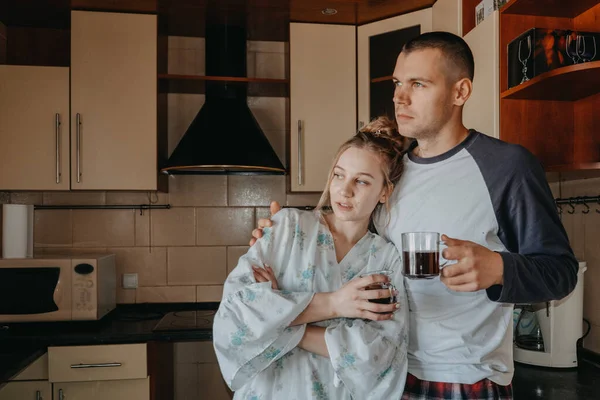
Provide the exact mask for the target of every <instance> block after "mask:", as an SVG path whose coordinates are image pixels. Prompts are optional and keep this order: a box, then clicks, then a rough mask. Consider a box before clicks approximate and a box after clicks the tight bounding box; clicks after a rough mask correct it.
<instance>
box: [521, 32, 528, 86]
mask: <svg viewBox="0 0 600 400" xmlns="http://www.w3.org/2000/svg"><path fill="white" fill-rule="evenodd" d="M524 41H526V43H527V51H528V53H527V57H525V59H523V57H521V45H522V44H523V42H524ZM529 57H531V36H530V35H527V37H526V38H523V39H521V40H519V62H520V63H521V64H523V69H522V72H523V79H521V83H523V82H527V81H528V80H529V77H527V61H528V60H529Z"/></svg>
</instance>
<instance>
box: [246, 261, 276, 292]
mask: <svg viewBox="0 0 600 400" xmlns="http://www.w3.org/2000/svg"><path fill="white" fill-rule="evenodd" d="M252 271H253V272H254V279H255V280H256V282H271V288H273V290H279V286H278V285H277V278H275V273H274V272H273V269H272V268H271V267H269V266H268V265H265V267H264V268H261V267H255V266H254V265H253V266H252Z"/></svg>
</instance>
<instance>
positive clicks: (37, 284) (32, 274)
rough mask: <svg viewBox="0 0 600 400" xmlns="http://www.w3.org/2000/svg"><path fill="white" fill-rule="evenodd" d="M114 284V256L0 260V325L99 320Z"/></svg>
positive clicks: (112, 298)
mask: <svg viewBox="0 0 600 400" xmlns="http://www.w3.org/2000/svg"><path fill="white" fill-rule="evenodd" d="M116 279H117V278H116V271H115V255H114V254H99V255H92V254H79V255H69V256H42V257H35V258H20V259H0V322H47V321H86V320H87V321H90V320H99V319H101V318H102V317H103V316H104V315H106V314H108V312H109V311H111V310H112V309H114V308H115V303H116V289H117V285H116Z"/></svg>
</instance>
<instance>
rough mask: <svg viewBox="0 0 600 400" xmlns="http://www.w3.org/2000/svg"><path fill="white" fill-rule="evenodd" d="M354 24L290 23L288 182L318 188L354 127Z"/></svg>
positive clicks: (303, 188) (304, 189) (307, 188)
mask: <svg viewBox="0 0 600 400" xmlns="http://www.w3.org/2000/svg"><path fill="white" fill-rule="evenodd" d="M355 29H356V28H355V27H354V26H348V25H323V24H304V23H291V24H290V118H291V172H290V174H291V188H292V191H299V192H320V191H322V190H323V188H324V187H325V183H326V181H327V171H328V170H329V168H330V166H331V162H332V161H333V157H334V156H335V153H336V151H337V149H338V148H339V146H340V145H341V144H342V143H343V142H344V141H345V140H346V139H348V138H350V137H351V136H352V135H353V134H354V133H355V130H356V85H355V82H356V50H355V48H356V33H355V32H356V31H355Z"/></svg>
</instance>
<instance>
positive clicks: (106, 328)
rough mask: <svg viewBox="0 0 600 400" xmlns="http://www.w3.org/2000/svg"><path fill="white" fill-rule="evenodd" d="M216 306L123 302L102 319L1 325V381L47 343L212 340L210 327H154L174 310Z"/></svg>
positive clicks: (19, 369)
mask: <svg viewBox="0 0 600 400" xmlns="http://www.w3.org/2000/svg"><path fill="white" fill-rule="evenodd" d="M217 307H218V303H197V304H195V303H190V304H188V303H185V304H139V305H121V306H118V307H117V308H116V309H115V310H113V311H112V312H111V313H109V314H108V315H106V316H105V317H104V318H103V319H102V320H100V321H91V322H88V321H76V322H44V323H19V324H0V384H1V383H3V382H6V381H7V380H9V379H10V378H12V377H13V376H15V375H16V374H18V373H19V372H20V371H22V370H23V369H24V368H25V367H26V366H27V365H29V364H31V363H32V362H33V361H35V360H36V359H37V358H38V357H40V356H41V355H43V354H44V353H45V352H46V351H47V349H48V346H76V345H94V344H118V343H146V342H151V341H169V342H184V341H206V340H212V330H211V329H186V330H173V331H169V330H166V331H164V330H163V331H154V330H153V329H154V327H155V326H156V325H157V324H158V322H159V321H160V320H161V319H162V317H163V316H164V315H166V314H167V313H169V312H171V311H186V310H216V309H217Z"/></svg>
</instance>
